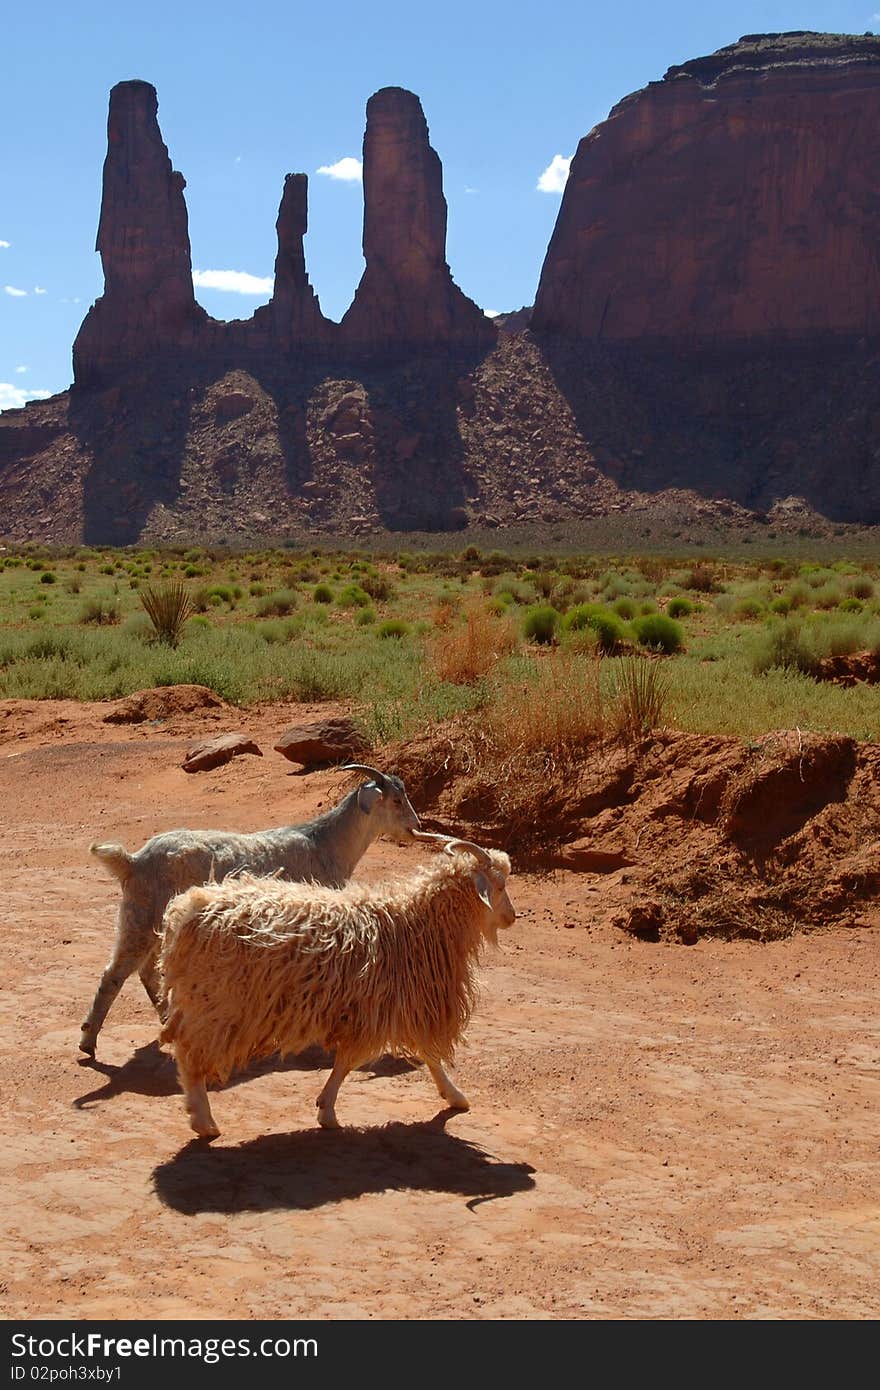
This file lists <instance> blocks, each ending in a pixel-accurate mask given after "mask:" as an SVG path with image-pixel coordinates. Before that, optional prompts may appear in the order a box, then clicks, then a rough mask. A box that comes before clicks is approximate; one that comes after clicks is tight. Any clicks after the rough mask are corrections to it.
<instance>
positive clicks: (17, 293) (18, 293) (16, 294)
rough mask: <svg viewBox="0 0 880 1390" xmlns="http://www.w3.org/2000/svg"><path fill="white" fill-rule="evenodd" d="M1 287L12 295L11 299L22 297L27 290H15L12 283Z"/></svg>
mask: <svg viewBox="0 0 880 1390" xmlns="http://www.w3.org/2000/svg"><path fill="white" fill-rule="evenodd" d="M3 288H4V290H5V291H6V293H7V294H11V295H12V297H13V299H23V298H24V297H25V295H26V294H27V290H17V289H16V288H15V286H14V285H4V286H3Z"/></svg>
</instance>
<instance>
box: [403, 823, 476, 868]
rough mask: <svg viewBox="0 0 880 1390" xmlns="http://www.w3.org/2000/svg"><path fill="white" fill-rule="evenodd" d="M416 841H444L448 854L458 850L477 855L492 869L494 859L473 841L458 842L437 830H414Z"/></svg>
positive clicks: (453, 837) (411, 832) (413, 835)
mask: <svg viewBox="0 0 880 1390" xmlns="http://www.w3.org/2000/svg"><path fill="white" fill-rule="evenodd" d="M410 834H411V835H412V837H413V839H414V840H442V842H443V848H444V850H445V851H446V853H447V854H455V853H456V851H457V850H465V851H467V852H468V853H469V854H474V855H476V857H477V859H479V861H480V863H481V864H485V865H486V866H487V867H491V864H492V859H491V856H490V855H489V854H488V852H487V851H486V850H484V849H483V847H482V845H475V844H474V843H473V842H472V841H471V840H458V839H456V838H455V836H454V835H440V834H438V833H437V831H436V830H412V831H410Z"/></svg>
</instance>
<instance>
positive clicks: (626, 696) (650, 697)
mask: <svg viewBox="0 0 880 1390" xmlns="http://www.w3.org/2000/svg"><path fill="white" fill-rule="evenodd" d="M668 695H669V682H668V678H667V675H666V671H665V669H664V667H663V666H662V665H661V663H660V662H659V661H652V660H651V659H650V658H649V657H645V656H626V657H622V658H621V659H620V660H619V661H616V662H614V700H613V703H612V706H611V709H610V711H609V723H610V725H611V727H612V728H613V729H614V730H615V732H617V733H618V734H620V735H621V736H622V737H623V738H624V739H626V740H627V741H628V742H632V741H635V740H636V739H639V738H642V737H644V735H645V734H648V733H650V732H651V731H652V729H659V728H660V727H661V725H662V723H663V716H664V713H665V710H666V703H667V698H668Z"/></svg>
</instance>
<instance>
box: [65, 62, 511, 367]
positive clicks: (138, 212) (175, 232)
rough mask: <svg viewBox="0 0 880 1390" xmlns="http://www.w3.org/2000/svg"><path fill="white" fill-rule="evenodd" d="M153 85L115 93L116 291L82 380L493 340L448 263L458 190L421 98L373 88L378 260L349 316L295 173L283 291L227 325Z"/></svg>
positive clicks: (105, 258)
mask: <svg viewBox="0 0 880 1390" xmlns="http://www.w3.org/2000/svg"><path fill="white" fill-rule="evenodd" d="M157 111H158V99H157V96H156V90H155V88H154V87H152V86H151V85H150V84H149V83H148V82H142V81H129V82H120V83H118V84H117V85H116V86H115V87H114V88H113V90H112V91H111V93H110V111H109V116H108V121H107V157H106V159H105V161H104V181H103V194H102V200H101V217H100V223H99V227H98V240H97V250H98V251H99V252H100V253H101V261H102V264H103V268H104V293H103V295H102V296H101V298H100V299H98V300H97V301H96V302H95V303H94V304H93V305H92V307H91V309H90V310H89V312H88V314H87V315H86V317H85V319H84V321H83V324H82V326H81V328H80V330H79V333H78V334H77V338H76V342H75V343H74V349H73V365H74V381H75V383H76V385H78V386H86V387H91V386H98V387H100V386H104V385H107V384H108V383H109V382H111V381H113V380H114V379H117V378H118V377H119V376H120V375H122V374H124V372H125V371H126V370H127V368H128V367H129V366H131V365H133V364H135V363H138V362H143V361H148V360H150V359H151V358H156V357H158V356H160V355H169V354H171V355H174V356H184V357H191V358H193V359H205V360H211V359H212V358H224V357H225V358H229V356H230V355H233V356H235V358H236V360H237V361H238V362H239V363H240V364H242V365H246V364H247V362H248V359H249V358H251V357H259V356H261V355H272V356H273V357H275V358H277V357H278V355H279V354H280V355H282V356H283V355H285V354H286V355H290V356H291V357H292V358H296V357H301V356H303V355H306V356H308V355H315V354H323V355H330V356H334V355H343V356H351V355H355V356H358V355H360V354H366V355H367V356H369V357H377V358H383V357H388V356H392V357H393V356H399V355H405V354H406V352H408V351H410V350H412V349H416V350H418V349H423V348H430V349H432V350H437V349H440V350H442V349H443V348H444V347H446V346H455V345H466V346H479V345H481V344H482V345H491V344H492V343H493V342H494V340H495V337H496V330H495V327H494V325H493V324H492V321H491V319H489V318H487V317H486V315H485V314H484V313H483V311H482V310H481V309H480V308H479V307H478V306H477V305H476V304H475V303H474V302H473V301H472V300H470V299H468V298H467V296H466V295H465V294H464V293H463V292H462V291H461V290H460V289H459V288H458V286H457V285H456V284H455V283H454V281H453V279H452V275H451V273H450V270H449V266H448V265H447V264H446V199H445V198H444V196H443V172H442V167H441V164H440V159H439V157H438V155H437V153H436V151H435V150H433V149H432V148H431V145H430V143H429V138H428V127H427V124H426V121H425V117H424V113H423V112H422V107H421V103H420V102H419V99H418V97H417V96H415V95H414V94H413V93H412V92H407V91H404V90H403V89H402V88H400V87H386V88H384V89H383V90H382V91H379V92H377V93H376V94H375V96H373V97H371V98H370V101H369V103H368V105H367V130H366V135H365V137H364V239H363V248H364V257H365V260H366V269H365V270H364V274H363V278H362V280H361V283H360V285H359V286H358V289H357V293H356V295H355V299H354V302H353V304H352V306H351V308H350V309H349V311H348V313H347V314H346V315H345V317H344V319H343V321H342V323H341V324H337V323H334V322H332V321H331V320H330V319H327V318H325V317H324V315H323V314H322V313H321V308H320V304H319V302H318V298H317V295H316V294H315V292H314V290H313V289H312V286H311V285H310V283H309V279H308V275H307V273H306V264H305V253H304V249H303V238H304V236H305V233H306V230H307V227H308V179H307V177H306V175H305V174H288V175H287V177H286V179H285V182H284V190H283V195H282V199H281V206H280V208H279V212H278V221H277V223H276V229H277V233H278V254H277V257H276V261H275V282H274V291H273V295H272V298H271V300H270V301H269V303H268V304H266V305H263V306H262V307H261V308H259V309H258V310H257V311H256V312H255V314H254V315H253V316H252V318H250V319H248V320H245V321H241V320H235V321H233V322H231V323H224V322H221V321H218V320H216V319H212V318H210V317H209V315H208V314H207V313H206V312H205V310H204V309H203V308H202V307H201V306H200V305H199V304H197V302H196V299H195V294H194V291H193V282H192V259H191V253H190V243H189V231H188V223H187V211H186V203H185V201H184V196H183V190H184V188H185V187H186V182H185V180H184V178H183V175H182V174H180V173H178V172H177V171H176V170H174V169H172V166H171V160H170V158H169V155H168V150H167V148H166V146H165V144H164V142H163V140H162V134H161V131H160V129H159V122H158V117H157Z"/></svg>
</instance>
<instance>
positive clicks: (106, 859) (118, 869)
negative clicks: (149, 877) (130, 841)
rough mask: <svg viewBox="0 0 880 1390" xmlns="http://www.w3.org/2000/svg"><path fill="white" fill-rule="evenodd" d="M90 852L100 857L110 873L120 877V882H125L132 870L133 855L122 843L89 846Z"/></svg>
mask: <svg viewBox="0 0 880 1390" xmlns="http://www.w3.org/2000/svg"><path fill="white" fill-rule="evenodd" d="M89 850H90V853H92V854H94V855H95V857H96V858H97V859H100V861H101V863H102V864H103V865H104V868H105V869H106V870H107V872H108V874H112V875H113V877H114V878H118V879H119V882H120V883H124V882H125V880H126V879H127V878H128V875H129V873H130V872H131V861H132V856H131V855H130V854H129V852H128V850H127V849H123V847H122V845H112V844H110V845H99V844H94V845H90V846H89Z"/></svg>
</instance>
